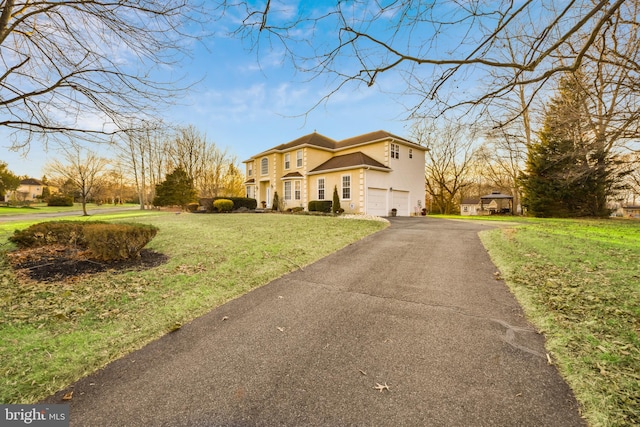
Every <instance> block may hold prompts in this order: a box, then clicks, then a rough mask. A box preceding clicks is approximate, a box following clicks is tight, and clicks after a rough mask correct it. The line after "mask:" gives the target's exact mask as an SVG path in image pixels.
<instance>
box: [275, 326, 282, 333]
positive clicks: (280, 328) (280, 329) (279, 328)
mask: <svg viewBox="0 0 640 427" xmlns="http://www.w3.org/2000/svg"><path fill="white" fill-rule="evenodd" d="M276 329H277V330H279V331H280V332H284V328H282V327H280V326H278V327H276Z"/></svg>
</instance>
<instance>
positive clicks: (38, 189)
mask: <svg viewBox="0 0 640 427" xmlns="http://www.w3.org/2000/svg"><path fill="white" fill-rule="evenodd" d="M44 187H46V186H45V185H44V184H43V183H42V181H39V180H37V179H35V178H27V179H23V180H22V181H20V186H19V187H18V188H17V189H16V190H15V191H7V194H5V201H6V202H9V201H11V200H16V201H19V202H34V201H36V200H38V198H39V197H40V196H42V191H43V189H44Z"/></svg>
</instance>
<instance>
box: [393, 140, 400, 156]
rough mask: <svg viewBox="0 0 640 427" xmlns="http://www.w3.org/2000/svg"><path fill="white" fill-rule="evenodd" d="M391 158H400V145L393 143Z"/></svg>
mask: <svg viewBox="0 0 640 427" xmlns="http://www.w3.org/2000/svg"><path fill="white" fill-rule="evenodd" d="M391 158H392V159H399V158H400V145H398V144H393V143H391Z"/></svg>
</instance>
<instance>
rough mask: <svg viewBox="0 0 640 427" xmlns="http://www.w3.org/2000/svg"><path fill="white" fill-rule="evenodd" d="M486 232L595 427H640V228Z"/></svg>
mask: <svg viewBox="0 0 640 427" xmlns="http://www.w3.org/2000/svg"><path fill="white" fill-rule="evenodd" d="M516 221H518V222H521V223H522V225H519V226H516V227H514V228H501V229H494V230H491V231H485V232H483V233H481V238H482V241H483V243H484V245H485V247H486V248H487V249H488V250H489V253H490V255H491V257H492V259H493V261H494V262H495V264H496V265H497V266H498V268H499V269H500V271H501V273H502V276H503V278H504V279H505V281H506V283H507V285H508V286H509V287H510V289H511V290H512V292H513V293H514V295H515V296H516V298H517V299H518V301H519V302H520V303H521V305H522V306H523V308H524V309H525V312H526V313H527V316H528V318H529V320H530V321H531V322H532V323H533V324H534V325H535V326H536V327H537V328H538V329H539V330H540V331H541V332H543V333H544V334H545V336H546V338H547V342H546V346H547V350H548V352H549V354H550V355H551V356H552V358H553V360H554V363H555V364H556V365H557V366H558V368H559V370H560V372H561V374H562V375H563V377H564V378H565V380H566V381H567V383H568V384H569V385H570V386H571V388H572V389H573V390H574V393H575V395H576V397H577V399H578V401H579V402H580V404H581V406H582V409H583V415H584V416H585V418H586V419H587V421H588V422H589V424H590V425H592V426H623V425H640V338H639V334H640V224H639V223H638V222H635V221H626V220H600V221H597V220H553V219H547V220H543V219H535V220H529V219H516Z"/></svg>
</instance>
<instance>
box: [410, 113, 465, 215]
mask: <svg viewBox="0 0 640 427" xmlns="http://www.w3.org/2000/svg"><path fill="white" fill-rule="evenodd" d="M413 132H414V135H413V139H414V140H415V141H417V142H418V143H419V144H420V145H424V146H425V147H427V148H428V151H427V152H426V161H427V164H426V169H425V182H426V187H427V195H428V197H429V198H430V199H431V201H432V202H433V203H434V204H435V209H432V210H437V211H438V212H440V213H444V214H450V213H453V212H456V211H457V209H458V206H459V202H460V199H461V197H462V196H463V193H464V191H465V189H467V188H469V187H470V186H471V185H472V184H473V179H472V177H473V174H472V173H473V166H474V163H473V161H474V155H475V151H476V148H475V137H474V134H473V132H472V131H471V130H470V129H469V128H466V127H463V126H460V125H457V124H453V123H450V124H445V125H444V126H437V125H435V124H432V125H431V126H428V125H425V124H423V125H421V126H418V127H415V128H414V131H413Z"/></svg>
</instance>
